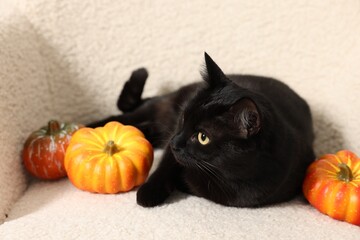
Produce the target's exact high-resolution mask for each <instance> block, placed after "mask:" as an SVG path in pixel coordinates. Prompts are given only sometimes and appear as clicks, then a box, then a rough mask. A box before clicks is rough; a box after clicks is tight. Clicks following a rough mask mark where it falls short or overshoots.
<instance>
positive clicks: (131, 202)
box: [0, 0, 360, 239]
mask: <svg viewBox="0 0 360 240" xmlns="http://www.w3.org/2000/svg"><path fill="white" fill-rule="evenodd" d="M359 39H360V2H359V1H357V0H352V1H350V0H343V1H337V0H329V1H323V0H312V1H310V0H309V1H304V0H301V1H290V0H289V1H266V0H263V1H260V0H253V1H245V0H242V1H235V0H233V1H231V0H225V1H213V0H212V1H206V0H184V1H170V0H153V1H150V0H131V1H111V0H103V1H95V0H93V1H83V0H72V1H70V0H62V1H60V0H53V1H47V0H15V1H12V0H3V1H1V3H0V113H1V118H0V123H1V124H0V133H1V134H0V138H1V145H0V153H1V156H0V222H2V221H4V220H5V214H9V218H8V219H7V220H6V222H5V224H3V225H1V226H0V236H1V237H0V238H1V239H4V238H3V237H8V239H24V238H23V237H24V236H30V238H31V237H32V238H34V239H35V237H36V238H43V239H49V238H50V235H51V236H52V237H53V238H55V239H75V238H76V237H79V238H81V239H82V238H84V239H85V237H84V236H87V237H88V238H89V239H91V238H92V237H93V239H98V237H104V238H108V239H111V238H115V237H119V238H120V239H121V237H123V238H124V237H128V238H130V239H139V238H140V237H144V236H146V237H149V238H154V239H159V238H165V236H167V234H171V233H173V232H174V231H179V232H178V233H176V234H177V235H172V238H174V239H177V237H178V238H179V239H185V238H191V237H193V236H196V233H198V234H200V235H199V236H206V237H207V238H209V239H211V238H213V239H219V238H220V237H223V238H226V239H229V238H233V239H259V238H262V239H272V238H275V237H276V236H280V237H281V236H282V237H284V238H287V237H297V239H299V238H303V239H311V238H312V237H311V236H312V235H314V234H315V235H314V236H317V238H316V239H321V237H326V239H340V238H341V239H345V237H346V239H357V237H356V236H359V235H356V236H355V234H359V229H358V228H355V227H352V226H350V225H348V224H345V223H340V222H336V221H334V220H331V219H329V218H327V217H325V216H322V215H320V214H318V213H317V212H316V211H315V210H314V209H313V208H311V207H309V206H308V205H306V204H304V203H303V202H302V201H301V200H295V201H294V202H291V203H287V204H284V205H280V206H276V207H268V208H264V209H256V210H249V209H229V208H224V207H221V206H218V205H214V204H212V203H209V202H207V201H205V200H203V199H198V198H195V197H187V198H184V196H183V195H180V196H179V197H178V198H175V200H176V202H175V203H173V204H170V205H168V206H164V207H161V208H156V209H152V210H144V209H142V208H139V207H137V206H136V205H135V193H136V192H135V191H132V192H130V193H127V194H119V195H116V196H102V195H91V194H87V193H84V192H79V191H78V190H76V189H74V188H73V187H72V186H71V185H70V184H69V183H68V181H67V180H62V181H59V182H53V183H37V182H35V183H32V184H29V181H28V178H27V177H26V174H25V173H24V172H23V168H22V165H21V159H20V151H21V147H22V144H23V142H24V140H25V138H26V137H27V135H28V134H30V132H32V131H33V130H35V129H37V128H39V127H41V126H42V125H45V124H46V123H47V121H48V120H49V119H53V118H55V119H59V120H62V121H76V122H82V123H88V122H90V121H92V120H96V119H99V118H102V117H104V116H108V115H109V114H114V113H118V111H117V110H116V107H115V102H116V99H117V96H118V93H119V91H120V90H121V88H122V85H123V83H124V81H126V80H127V79H128V77H129V75H130V73H131V71H132V70H134V69H136V68H138V67H142V66H144V67H146V68H147V69H148V70H149V72H150V77H149V80H148V82H147V85H146V89H145V95H146V96H152V95H155V94H157V93H159V92H161V91H163V89H168V88H171V89H175V88H177V87H179V86H181V85H184V84H186V83H190V82H192V81H194V80H198V79H199V77H200V75H199V70H200V69H201V66H202V64H203V52H204V51H207V52H208V53H209V54H210V55H211V56H212V58H213V59H214V60H215V61H216V62H217V63H218V64H219V65H220V66H221V67H222V69H223V70H224V72H226V73H250V74H257V75H267V76H272V77H276V78H279V79H281V80H283V81H284V82H286V83H287V84H289V85H290V86H291V87H292V88H294V89H295V90H296V91H297V92H298V93H299V94H300V95H301V96H303V97H304V98H305V99H306V100H308V102H309V104H310V106H311V108H312V110H313V116H314V126H315V131H316V134H317V138H316V142H315V149H316V152H317V154H318V155H320V154H323V153H332V152H336V151H337V150H340V149H344V148H346V149H350V150H353V151H355V152H357V153H358V154H360V137H359V136H360V130H359V129H360V127H359V116H360V115H359V112H358V110H359V109H360V101H359V99H358V98H359V97H358V91H359V90H360V68H359V63H360V40H359ZM285 100H286V99H284V101H285ZM292 110H293V109H289V111H292ZM157 159H158V158H157ZM25 189H27V190H25ZM179 199H180V200H179ZM124 202H125V204H124ZM80 203H81V204H80ZM90 203H93V204H90ZM89 204H90V205H89ZM123 204H124V205H123ZM210 206H211V207H210ZM109 207H112V208H113V209H109ZM189 208H191V211H190V209H189ZM11 209H12V210H11ZM85 209H87V210H88V211H85ZM91 210H92V211H91ZM135 213H136V214H135ZM264 214H265V215H264ZM97 217H100V218H97ZM203 218H206V219H203ZM57 219H60V221H56V220H57ZM69 219H71V220H69ZM76 219H79V220H78V221H77V220H76ZM159 220H161V221H162V222H161V223H159V222H158V221H159ZM205 220H207V221H205ZM202 221H204V222H202ZM39 224H44V226H42V227H41V226H39ZM45 225H46V227H45ZM74 225H76V227H74ZM125 226H127V227H125ZM19 229H21V230H19ZM126 229H127V230H126ZM175 229H176V230H175ZM284 229H285V230H284ZM304 229H305V230H309V231H311V232H312V233H313V234H310V233H307V232H306V231H304ZM102 230H104V231H105V233H104V232H102ZM76 231H78V233H76ZM329 232H330V233H331V234H328V233H329ZM61 236H62V237H61ZM63 236H66V238H63ZM256 237H258V238H256ZM319 237H320V238H319ZM339 237H340V238H339ZM204 239H205V238H204ZM314 239H315V238H314Z"/></svg>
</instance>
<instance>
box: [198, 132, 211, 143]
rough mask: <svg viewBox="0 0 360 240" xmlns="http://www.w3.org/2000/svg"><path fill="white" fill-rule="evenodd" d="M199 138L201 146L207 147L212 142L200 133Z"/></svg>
mask: <svg viewBox="0 0 360 240" xmlns="http://www.w3.org/2000/svg"><path fill="white" fill-rule="evenodd" d="M197 137H198V141H199V143H200V144H201V145H206V144H208V143H209V142H210V139H209V137H208V136H206V134H205V133H202V132H199V133H198V136H197Z"/></svg>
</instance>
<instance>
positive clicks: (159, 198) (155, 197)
mask: <svg viewBox="0 0 360 240" xmlns="http://www.w3.org/2000/svg"><path fill="white" fill-rule="evenodd" d="M169 195H170V192H169V190H167V189H166V188H165V186H163V185H161V184H155V183H152V182H147V183H145V184H143V185H142V186H141V187H140V188H139V190H138V191H137V194H136V201H137V204H139V205H140V206H143V207H155V206H158V205H160V204H162V203H164V201H165V200H166V198H167V197H168V196H169Z"/></svg>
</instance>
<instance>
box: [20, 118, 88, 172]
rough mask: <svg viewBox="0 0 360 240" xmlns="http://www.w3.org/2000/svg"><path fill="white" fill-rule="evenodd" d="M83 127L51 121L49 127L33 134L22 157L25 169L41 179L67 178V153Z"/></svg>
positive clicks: (25, 146)
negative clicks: (75, 134) (72, 137)
mask: <svg viewBox="0 0 360 240" xmlns="http://www.w3.org/2000/svg"><path fill="white" fill-rule="evenodd" d="M81 127H83V126H82V125H78V124H73V123H61V124H60V123H59V122H58V121H55V120H51V121H49V123H48V125H47V126H45V127H42V128H41V129H39V130H38V131H35V132H33V133H32V134H31V135H30V136H29V137H28V139H27V140H26V142H25V144H24V149H23V154H22V156H23V161H24V165H25V168H26V169H27V170H28V171H29V172H30V173H31V174H32V175H34V176H36V177H38V178H41V179H58V178H61V177H65V176H66V171H65V167H64V158H65V152H66V149H67V146H68V145H69V141H70V139H71V136H72V134H73V133H74V132H75V131H77V130H78V129H79V128H81Z"/></svg>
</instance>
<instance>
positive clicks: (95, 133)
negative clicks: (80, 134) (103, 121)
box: [88, 128, 106, 146]
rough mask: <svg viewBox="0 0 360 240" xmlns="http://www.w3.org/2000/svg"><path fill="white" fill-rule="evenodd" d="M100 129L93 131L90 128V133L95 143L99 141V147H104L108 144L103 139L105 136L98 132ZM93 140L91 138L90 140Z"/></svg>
mask: <svg viewBox="0 0 360 240" xmlns="http://www.w3.org/2000/svg"><path fill="white" fill-rule="evenodd" d="M98 129H99V128H95V129H91V128H88V130H89V131H88V133H89V134H90V135H91V137H93V139H94V141H95V140H97V141H98V143H99V146H102V145H103V144H105V143H106V138H105V137H103V134H102V132H98V131H97V130H98ZM90 139H91V138H90Z"/></svg>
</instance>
